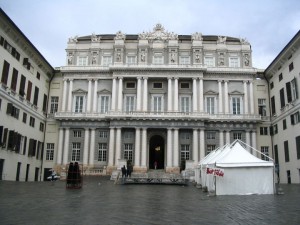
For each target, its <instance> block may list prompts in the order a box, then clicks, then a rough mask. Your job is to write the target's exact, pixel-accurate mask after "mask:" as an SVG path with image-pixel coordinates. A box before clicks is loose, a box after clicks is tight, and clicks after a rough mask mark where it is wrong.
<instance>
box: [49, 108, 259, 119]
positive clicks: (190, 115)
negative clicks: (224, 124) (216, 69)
mask: <svg viewBox="0 0 300 225" xmlns="http://www.w3.org/2000/svg"><path fill="white" fill-rule="evenodd" d="M54 118H55V119H57V120H120V119H122V120H182V121H184V120H202V121H243V122H246V121H248V122H258V121H261V116H260V115H252V114H240V115H233V114H208V113H205V112H202V113H201V112H148V111H147V112H135V111H133V112H112V111H111V112H108V113H91V112H89V113H75V112H57V113H55V116H54Z"/></svg>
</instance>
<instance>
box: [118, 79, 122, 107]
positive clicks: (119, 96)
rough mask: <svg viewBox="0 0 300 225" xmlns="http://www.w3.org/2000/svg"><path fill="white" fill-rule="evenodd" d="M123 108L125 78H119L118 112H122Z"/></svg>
mask: <svg viewBox="0 0 300 225" xmlns="http://www.w3.org/2000/svg"><path fill="white" fill-rule="evenodd" d="M122 108H123V78H119V90H118V111H119V112H121V111H122Z"/></svg>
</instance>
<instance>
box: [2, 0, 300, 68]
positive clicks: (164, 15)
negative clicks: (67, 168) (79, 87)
mask: <svg viewBox="0 0 300 225" xmlns="http://www.w3.org/2000/svg"><path fill="white" fill-rule="evenodd" d="M0 7H1V8H2V9H3V10H4V11H5V13H6V14H7V15H8V16H9V17H10V18H11V19H12V20H13V21H14V23H15V24H16V25H17V26H18V27H19V28H20V30H22V32H23V33H24V34H25V35H26V37H27V38H28V39H29V40H30V41H31V42H32V43H33V44H34V45H35V46H36V48H37V49H38V50H39V51H40V52H41V53H42V54H43V56H44V57H45V58H46V59H47V60H48V62H49V63H50V64H51V65H52V66H53V67H58V66H64V65H66V52H65V49H66V47H67V41H68V38H69V37H74V36H76V35H78V36H85V35H91V34H92V33H96V34H115V33H116V32H117V31H119V30H121V31H122V32H123V33H125V34H139V33H141V32H142V31H152V29H153V27H154V25H155V24H156V23H161V24H162V25H163V26H164V27H165V29H166V30H167V31H169V32H174V33H176V34H179V35H180V34H192V33H195V32H201V33H202V34H203V35H222V36H231V37H237V38H246V39H247V40H248V41H249V42H250V44H251V46H252V51H253V55H252V58H253V66H254V67H257V68H260V69H265V68H266V67H267V66H268V65H269V64H270V63H271V62H272V60H273V59H274V58H275V57H276V56H277V55H278V53H279V52H280V51H281V50H282V49H283V48H284V47H285V45H286V44H287V43H288V42H289V41H290V40H291V38H292V37H294V35H295V34H296V33H297V32H298V31H299V29H300V1H299V0H248V1H244V0H0Z"/></svg>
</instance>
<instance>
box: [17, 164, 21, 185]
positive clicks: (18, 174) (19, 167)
mask: <svg viewBox="0 0 300 225" xmlns="http://www.w3.org/2000/svg"><path fill="white" fill-rule="evenodd" d="M21 164H22V163H20V162H18V166H17V174H16V181H19V180H20V170H21Z"/></svg>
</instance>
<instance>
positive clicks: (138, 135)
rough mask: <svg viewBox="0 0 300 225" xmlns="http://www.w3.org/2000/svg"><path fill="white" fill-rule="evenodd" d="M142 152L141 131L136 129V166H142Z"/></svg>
mask: <svg viewBox="0 0 300 225" xmlns="http://www.w3.org/2000/svg"><path fill="white" fill-rule="evenodd" d="M140 152H141V130H140V128H138V127H137V128H135V152H134V165H135V166H137V167H139V166H140V160H141V158H140Z"/></svg>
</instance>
